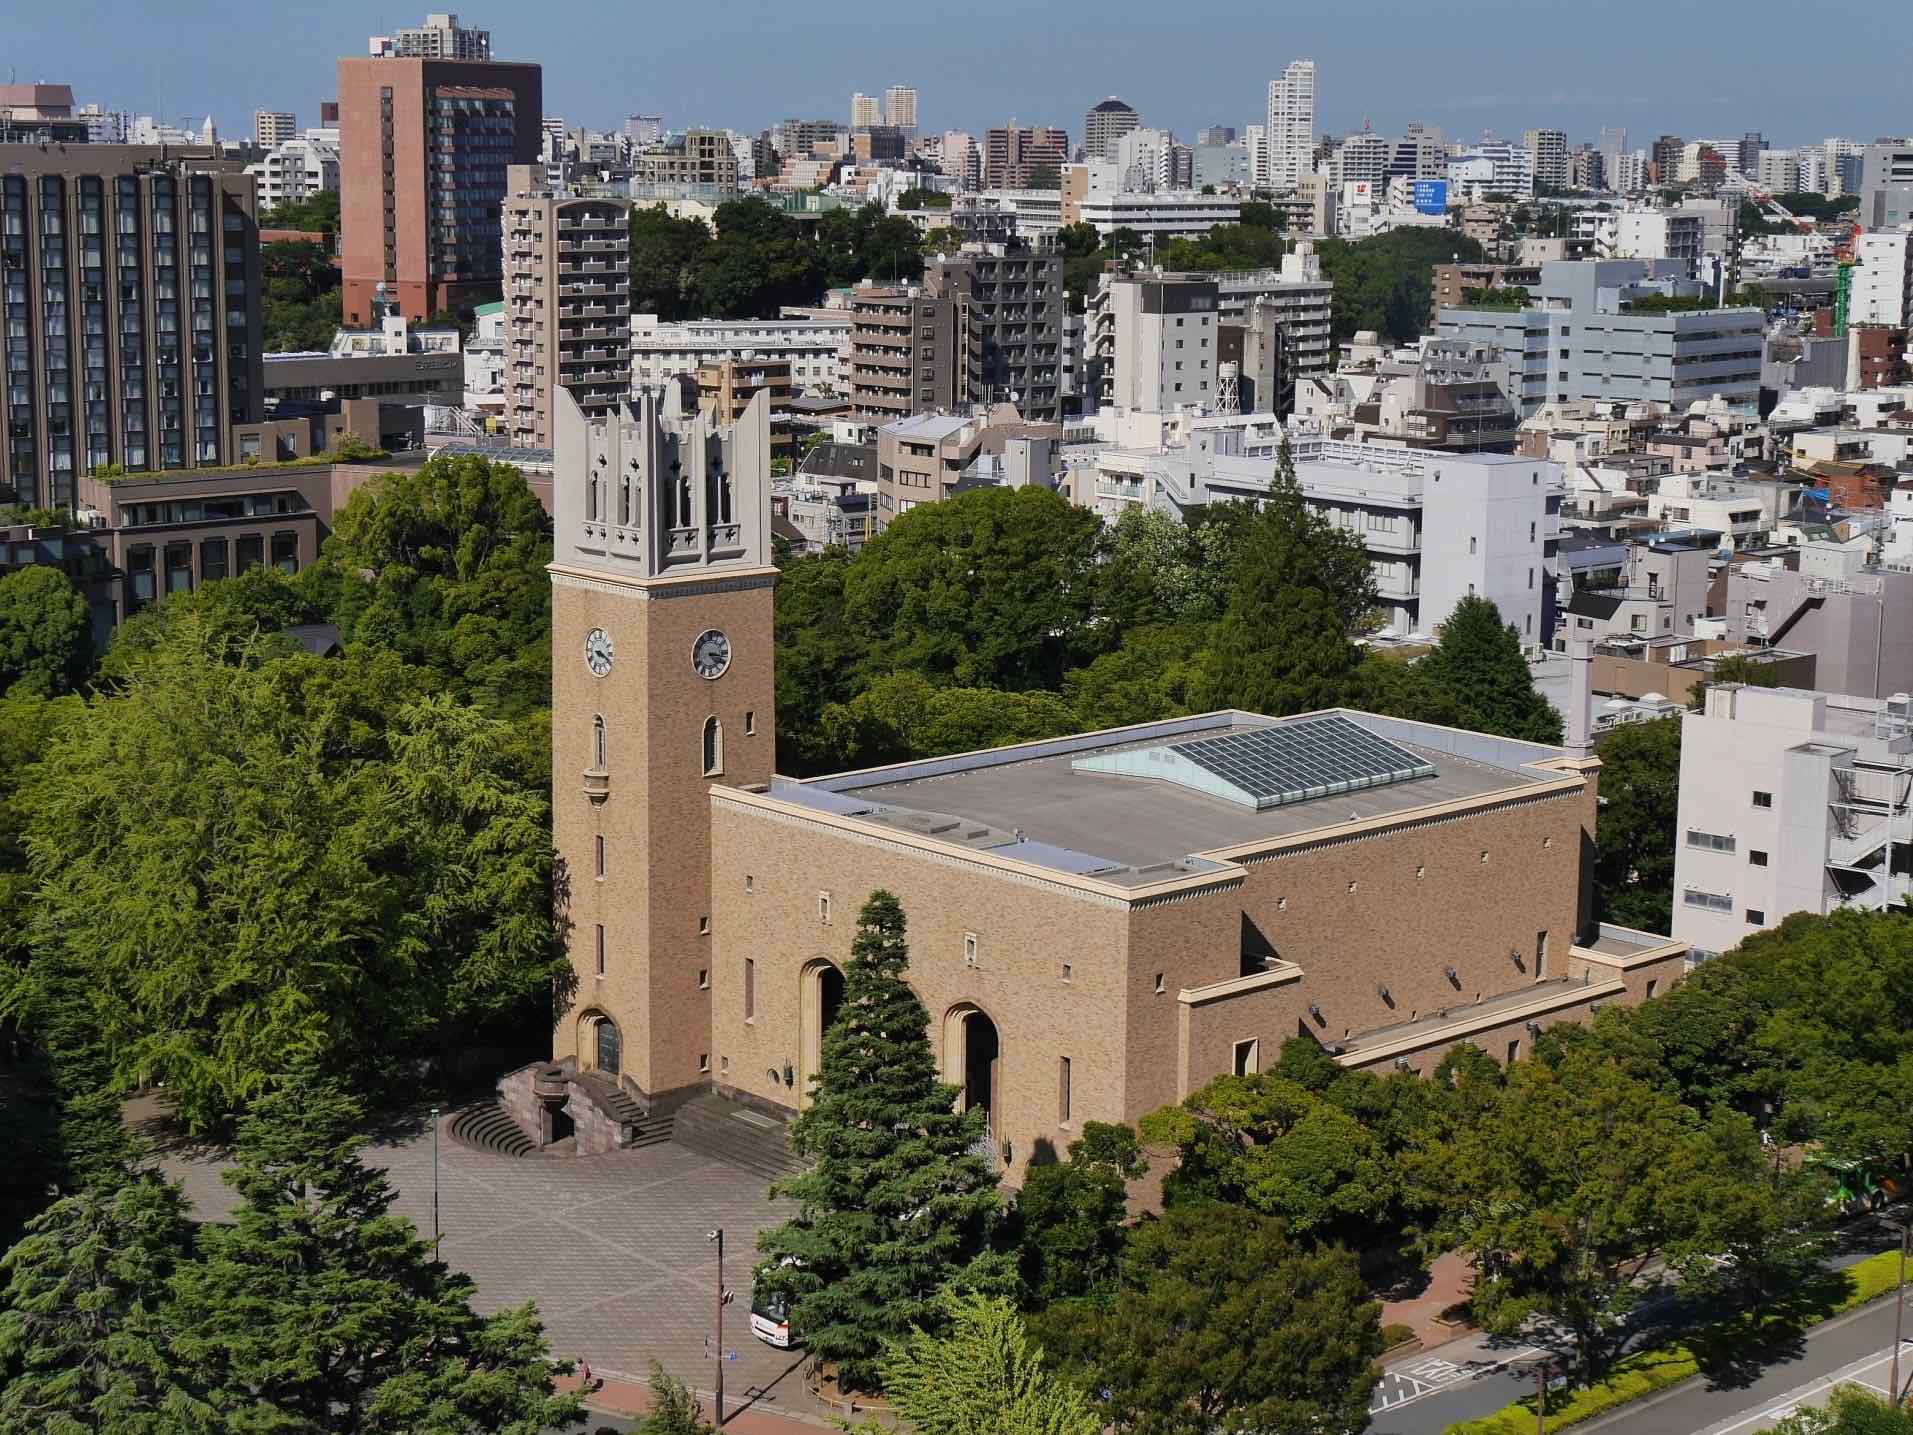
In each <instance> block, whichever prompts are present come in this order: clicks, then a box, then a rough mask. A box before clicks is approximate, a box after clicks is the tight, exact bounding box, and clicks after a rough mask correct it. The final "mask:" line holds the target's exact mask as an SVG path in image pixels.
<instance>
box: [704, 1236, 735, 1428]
mask: <svg viewBox="0 0 1913 1435" xmlns="http://www.w3.org/2000/svg"><path fill="white" fill-rule="evenodd" d="M705 1239H706V1240H710V1241H715V1242H716V1243H717V1422H716V1427H717V1429H719V1430H722V1429H723V1428H724V1303H725V1302H726V1301H727V1300H728V1299H730V1297H728V1296H727V1295H725V1293H724V1228H723V1227H722V1226H719V1227H717V1228H716V1229H715V1230H713V1231H711V1232H710V1233H709V1234H708V1235H707V1236H706V1237H705Z"/></svg>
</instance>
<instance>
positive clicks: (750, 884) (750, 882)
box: [744, 872, 757, 892]
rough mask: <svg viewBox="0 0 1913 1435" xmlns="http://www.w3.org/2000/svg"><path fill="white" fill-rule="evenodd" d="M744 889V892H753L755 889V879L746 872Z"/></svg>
mask: <svg viewBox="0 0 1913 1435" xmlns="http://www.w3.org/2000/svg"><path fill="white" fill-rule="evenodd" d="M744 890H745V891H746V892H754V891H756V890H757V879H756V878H755V877H753V876H751V874H750V873H748V872H746V873H745V874H744Z"/></svg>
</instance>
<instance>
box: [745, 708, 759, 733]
mask: <svg viewBox="0 0 1913 1435" xmlns="http://www.w3.org/2000/svg"><path fill="white" fill-rule="evenodd" d="M744 736H745V737H756V736H757V714H756V713H754V712H748V711H747V712H746V713H745V714H744Z"/></svg>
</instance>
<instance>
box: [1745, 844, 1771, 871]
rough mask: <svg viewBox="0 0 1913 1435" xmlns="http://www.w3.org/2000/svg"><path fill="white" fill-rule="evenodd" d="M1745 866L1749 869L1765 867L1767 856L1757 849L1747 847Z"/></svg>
mask: <svg viewBox="0 0 1913 1435" xmlns="http://www.w3.org/2000/svg"><path fill="white" fill-rule="evenodd" d="M1747 865H1748V866H1749V867H1765V866H1766V865H1767V854H1766V853H1765V852H1762V851H1761V850H1760V849H1759V848H1758V847H1749V848H1748V849H1747Z"/></svg>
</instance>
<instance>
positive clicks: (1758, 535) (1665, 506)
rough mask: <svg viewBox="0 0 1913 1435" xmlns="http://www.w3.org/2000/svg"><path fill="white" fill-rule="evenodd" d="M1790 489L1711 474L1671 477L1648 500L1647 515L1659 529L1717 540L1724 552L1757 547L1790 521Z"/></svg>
mask: <svg viewBox="0 0 1913 1435" xmlns="http://www.w3.org/2000/svg"><path fill="white" fill-rule="evenodd" d="M1798 498H1799V492H1798V490H1797V489H1795V488H1794V487H1793V486H1791V485H1782V484H1779V483H1751V482H1746V481H1744V480H1739V479H1733V478H1726V477H1721V476H1719V475H1715V474H1709V473H1669V474H1666V475H1664V476H1663V477H1662V479H1661V481H1660V487H1659V488H1658V489H1657V490H1656V491H1655V492H1653V493H1650V494H1649V495H1648V496H1647V516H1648V517H1649V518H1650V519H1652V520H1653V521H1654V522H1655V523H1657V524H1659V525H1660V526H1661V528H1662V529H1664V530H1666V531H1669V532H1677V531H1679V530H1681V529H1688V528H1698V529H1704V530H1706V531H1708V532H1718V533H1719V534H1720V535H1721V547H1722V549H1723V550H1726V551H1732V550H1734V549H1737V548H1741V547H1745V546H1746V545H1747V544H1749V543H1758V542H1759V541H1761V540H1763V539H1765V538H1766V536H1767V535H1768V534H1769V533H1771V532H1773V530H1774V527H1775V525H1777V524H1778V523H1780V522H1781V520H1782V519H1784V518H1787V517H1790V516H1791V510H1792V507H1793V506H1794V504H1795V503H1797V501H1798Z"/></svg>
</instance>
